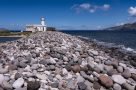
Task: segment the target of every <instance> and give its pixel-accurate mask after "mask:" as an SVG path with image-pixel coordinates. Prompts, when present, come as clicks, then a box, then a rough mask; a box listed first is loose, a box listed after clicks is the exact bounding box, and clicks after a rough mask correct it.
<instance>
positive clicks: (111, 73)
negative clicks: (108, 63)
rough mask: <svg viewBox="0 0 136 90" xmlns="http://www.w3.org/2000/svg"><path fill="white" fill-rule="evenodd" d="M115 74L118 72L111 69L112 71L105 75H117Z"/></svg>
mask: <svg viewBox="0 0 136 90" xmlns="http://www.w3.org/2000/svg"><path fill="white" fill-rule="evenodd" d="M117 73H118V72H117V70H116V69H112V70H110V71H108V72H107V74H108V75H109V76H112V75H114V74H117Z"/></svg>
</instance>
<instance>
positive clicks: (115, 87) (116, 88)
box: [113, 83, 122, 90]
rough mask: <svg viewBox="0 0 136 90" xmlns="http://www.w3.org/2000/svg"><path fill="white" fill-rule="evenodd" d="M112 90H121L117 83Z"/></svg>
mask: <svg viewBox="0 0 136 90" xmlns="http://www.w3.org/2000/svg"><path fill="white" fill-rule="evenodd" d="M113 90H122V88H121V86H120V85H119V84H117V83H115V84H114V85H113Z"/></svg>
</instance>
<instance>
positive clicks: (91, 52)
mask: <svg viewBox="0 0 136 90" xmlns="http://www.w3.org/2000/svg"><path fill="white" fill-rule="evenodd" d="M88 54H89V55H90V56H92V54H93V55H95V56H98V54H99V53H98V51H96V50H88Z"/></svg>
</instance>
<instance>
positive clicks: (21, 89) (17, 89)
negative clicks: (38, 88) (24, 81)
mask: <svg viewBox="0 0 136 90" xmlns="http://www.w3.org/2000/svg"><path fill="white" fill-rule="evenodd" d="M15 90H27V88H26V87H24V88H16V89H15Z"/></svg>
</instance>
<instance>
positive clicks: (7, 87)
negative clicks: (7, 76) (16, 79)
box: [1, 81, 12, 90]
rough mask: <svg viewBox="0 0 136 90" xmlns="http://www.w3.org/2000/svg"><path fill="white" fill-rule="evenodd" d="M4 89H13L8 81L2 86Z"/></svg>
mask: <svg viewBox="0 0 136 90" xmlns="http://www.w3.org/2000/svg"><path fill="white" fill-rule="evenodd" d="M1 86H2V87H3V88H4V89H6V90H7V89H12V85H11V84H9V83H8V82H7V81H3V83H2V85H1Z"/></svg>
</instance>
